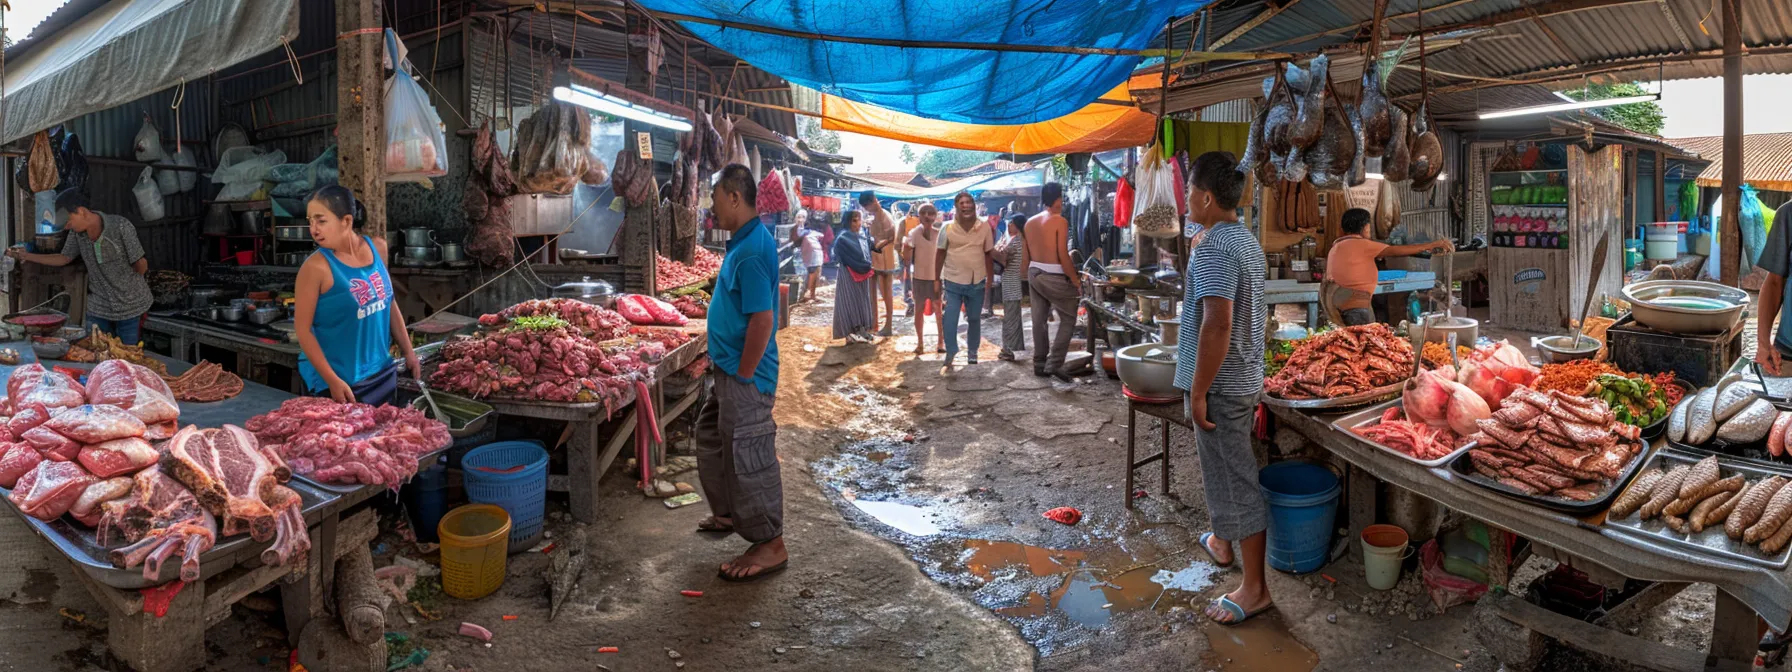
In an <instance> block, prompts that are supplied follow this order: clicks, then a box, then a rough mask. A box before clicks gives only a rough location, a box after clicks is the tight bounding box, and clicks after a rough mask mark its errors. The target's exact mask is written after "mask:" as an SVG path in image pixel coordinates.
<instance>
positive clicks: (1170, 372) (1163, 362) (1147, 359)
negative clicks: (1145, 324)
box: [1114, 343, 1182, 398]
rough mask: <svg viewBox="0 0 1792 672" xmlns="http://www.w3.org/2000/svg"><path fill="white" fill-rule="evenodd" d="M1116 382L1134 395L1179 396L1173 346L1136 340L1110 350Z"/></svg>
mask: <svg viewBox="0 0 1792 672" xmlns="http://www.w3.org/2000/svg"><path fill="white" fill-rule="evenodd" d="M1114 362H1115V368H1116V369H1118V370H1119V372H1120V382H1122V383H1125V384H1126V388H1127V389H1129V390H1132V392H1133V393H1134V394H1138V395H1141V396H1146V397H1162V398H1168V397H1180V396H1182V390H1179V389H1176V347H1175V346H1169V345H1163V344H1159V343H1140V344H1138V345H1133V346H1127V347H1124V348H1121V349H1120V350H1119V351H1118V352H1115V353H1114Z"/></svg>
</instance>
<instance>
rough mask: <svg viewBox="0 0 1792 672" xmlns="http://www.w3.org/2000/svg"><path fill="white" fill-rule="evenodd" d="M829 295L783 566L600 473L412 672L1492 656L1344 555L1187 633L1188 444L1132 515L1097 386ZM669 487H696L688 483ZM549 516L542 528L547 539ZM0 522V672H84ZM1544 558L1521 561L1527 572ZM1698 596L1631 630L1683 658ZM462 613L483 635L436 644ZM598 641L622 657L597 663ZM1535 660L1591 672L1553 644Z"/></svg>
mask: <svg viewBox="0 0 1792 672" xmlns="http://www.w3.org/2000/svg"><path fill="white" fill-rule="evenodd" d="M829 293H830V292H829V290H828V289H824V290H823V291H822V301H821V302H819V303H811V304H804V305H801V306H798V307H797V308H796V317H795V319H794V324H793V326H792V327H791V328H789V329H786V330H783V331H781V332H780V333H779V350H780V361H781V376H780V389H779V394H778V400H777V407H776V417H777V420H778V423H779V430H780V431H779V435H778V444H779V453H780V457H781V462H782V467H783V475H784V494H785V525H786V540H787V542H788V544H789V549H790V555H791V564H790V568H789V570H788V571H785V572H784V573H782V574H780V575H777V576H775V577H772V578H768V579H765V580H762V581H759V582H757V583H751V584H744V585H736V584H729V583H724V582H722V581H719V580H717V579H716V578H715V570H716V566H717V565H718V564H719V563H721V562H723V561H725V560H727V559H729V558H730V557H732V556H733V555H734V554H736V553H738V552H739V551H740V550H742V549H743V548H744V547H745V543H744V542H742V541H740V540H739V539H738V538H717V537H714V536H710V535H705V534H698V533H695V532H694V531H693V528H694V526H695V524H696V523H697V521H698V520H699V519H700V518H702V517H703V516H704V515H706V514H707V509H706V507H704V506H702V505H698V506H692V507H686V508H682V509H677V510H668V509H667V508H666V507H665V506H663V505H662V502H661V501H659V500H650V499H645V498H643V497H641V496H640V495H639V494H637V493H636V492H635V491H634V490H633V488H632V486H633V484H634V479H633V478H632V477H631V476H630V475H629V474H628V472H627V471H626V470H625V469H624V468H622V467H621V466H618V468H617V469H616V470H615V471H613V472H612V473H611V474H610V475H609V476H608V477H607V478H606V479H605V480H604V481H603V486H604V487H603V494H602V499H603V503H604V505H605V507H606V511H607V515H606V517H605V519H604V520H603V521H602V522H600V523H599V524H597V525H595V526H593V527H591V528H590V531H591V532H592V534H591V542H590V549H589V550H590V551H591V553H592V556H591V557H592V558H593V562H594V564H593V566H591V567H590V568H589V569H587V570H586V573H585V575H584V578H583V581H582V583H581V586H580V588H579V589H578V591H577V592H576V593H575V594H574V595H573V596H572V597H571V598H570V599H569V601H568V603H567V604H566V605H565V607H564V608H563V610H562V612H561V613H560V614H559V616H558V618H556V619H555V620H552V621H550V620H549V619H548V589H547V585H546V581H545V579H544V578H543V573H544V571H545V568H546V560H545V558H544V557H543V556H542V555H540V554H533V553H525V554H519V555H514V556H511V558H510V564H509V567H508V576H507V579H506V582H505V584H504V585H503V587H502V588H500V589H499V591H498V592H497V593H495V594H493V595H491V596H488V597H486V598H484V599H481V600H476V601H460V600H455V599H451V598H446V597H444V596H441V595H439V594H429V592H428V591H427V590H424V591H414V592H413V593H412V597H413V598H415V599H416V600H417V602H418V605H419V607H421V608H417V607H410V608H407V607H401V606H394V607H392V608H391V609H389V610H388V630H391V631H394V632H404V633H406V634H407V635H408V636H410V637H411V638H413V639H414V641H416V642H417V643H418V644H420V645H421V646H423V647H425V648H427V649H428V650H429V651H430V654H429V657H428V659H427V661H426V662H425V663H424V664H423V665H422V666H421V668H420V669H425V670H518V669H539V670H562V669H566V670H572V669H582V670H589V669H603V670H612V671H615V672H621V671H623V670H661V669H664V670H673V669H689V670H742V669H796V670H836V669H845V668H851V669H858V670H1029V669H1040V670H1095V669H1115V668H1130V669H1150V670H1171V669H1186V670H1277V671H1280V670H1296V671H1299V670H1310V669H1323V670H1363V671H1368V670H1376V671H1380V670H1386V669H1410V670H1445V671H1448V670H1454V669H1468V670H1475V671H1485V672H1491V671H1492V670H1496V669H1498V665H1497V664H1496V663H1494V662H1493V661H1492V659H1491V658H1490V657H1488V656H1487V655H1486V654H1485V653H1483V652H1481V651H1480V650H1479V647H1478V645H1477V644H1476V643H1475V641H1474V638H1473V636H1472V634H1471V633H1469V632H1468V626H1469V624H1470V619H1469V618H1468V611H1469V607H1467V606H1458V607H1455V608H1452V609H1450V610H1448V611H1447V612H1446V613H1444V614H1442V615H1432V614H1430V613H1429V611H1430V610H1429V609H1427V608H1426V607H1427V601H1426V600H1425V598H1424V596H1423V591H1422V589H1419V588H1418V587H1417V586H1416V581H1415V579H1414V578H1413V576H1414V574H1413V573H1412V572H1408V574H1407V579H1406V582H1405V583H1404V584H1403V586H1402V588H1401V589H1399V590H1397V591H1395V592H1392V593H1382V592H1377V591H1373V590H1371V589H1369V588H1368V587H1367V585H1366V584H1365V583H1364V581H1363V579H1362V569H1361V567H1360V566H1359V565H1357V564H1355V563H1354V562H1353V561H1351V560H1348V559H1346V560H1341V561H1338V562H1334V563H1332V564H1330V565H1328V566H1326V567H1325V568H1323V569H1322V570H1321V571H1320V572H1318V573H1315V574H1311V575H1306V576H1292V575H1287V574H1282V573H1279V572H1271V574H1270V582H1271V583H1270V585H1271V590H1272V592H1273V594H1274V596H1275V599H1276V603H1277V609H1275V610H1273V611H1271V612H1269V613H1268V614H1266V615H1265V616H1263V617H1260V618H1258V619H1256V620H1253V621H1252V622H1250V623H1248V624H1246V625H1244V626H1240V627H1235V628H1225V627H1220V626H1216V625H1212V624H1209V623H1207V622H1206V619H1204V618H1203V617H1201V615H1200V606H1201V605H1205V604H1206V602H1207V601H1208V600H1210V599H1212V598H1213V597H1215V596H1217V595H1219V594H1222V593H1224V592H1226V591H1227V590H1230V589H1231V586H1232V585H1234V584H1236V582H1237V581H1238V574H1237V573H1236V572H1234V571H1227V570H1221V569H1219V568H1216V567H1214V566H1212V565H1211V564H1210V562H1209V561H1208V559H1207V557H1206V555H1205V554H1204V553H1203V552H1202V551H1201V550H1200V549H1199V547H1198V545H1197V544H1196V543H1195V536H1196V535H1197V534H1198V533H1199V532H1201V531H1203V530H1204V529H1205V527H1206V506H1205V504H1204V502H1203V499H1202V489H1201V483H1200V473H1201V472H1200V464H1199V462H1200V461H1199V459H1198V457H1197V456H1196V455H1195V452H1194V448H1193V446H1192V437H1190V436H1189V435H1187V434H1186V433H1184V432H1182V431H1181V430H1180V429H1178V430H1177V431H1173V432H1172V433H1171V441H1170V444H1171V445H1170V453H1171V456H1172V467H1173V468H1172V473H1171V483H1170V488H1169V491H1170V494H1169V495H1163V494H1159V483H1158V480H1157V476H1156V474H1157V467H1156V465H1152V466H1149V467H1146V468H1142V469H1140V470H1139V472H1138V473H1139V477H1140V483H1139V487H1140V488H1142V489H1143V490H1144V491H1146V492H1148V493H1149V494H1144V495H1142V496H1139V497H1138V498H1137V499H1136V500H1135V504H1136V507H1137V508H1135V509H1131V510H1129V509H1127V508H1125V506H1124V503H1125V501H1126V499H1127V498H1128V497H1129V493H1126V492H1125V490H1124V488H1123V486H1122V480H1121V479H1122V474H1123V472H1124V469H1125V467H1124V464H1125V451H1124V448H1123V446H1124V442H1125V440H1126V433H1127V430H1128V428H1127V427H1126V422H1127V418H1126V406H1125V402H1124V400H1123V399H1122V398H1121V397H1120V394H1119V386H1118V383H1117V382H1112V381H1107V380H1104V379H1102V378H1099V377H1096V378H1089V379H1084V382H1083V384H1080V385H1076V386H1073V387H1070V388H1067V389H1062V390H1060V389H1056V388H1054V387H1053V386H1051V385H1049V384H1048V383H1047V382H1045V381H1044V380H1043V379H1039V378H1035V377H1033V376H1032V375H1031V373H1032V372H1031V370H1030V367H1029V366H1027V365H1025V364H1017V363H1009V362H1000V361H997V360H996V357H995V355H996V350H997V348H996V346H994V345H993V343H995V342H999V339H1000V320H987V321H985V322H984V330H983V336H984V339H985V341H986V342H985V343H984V344H983V346H982V348H981V359H982V360H983V363H980V364H978V365H977V366H975V367H970V368H966V369H961V370H960V371H959V372H957V373H956V374H954V375H952V376H950V377H942V376H941V375H940V372H939V364H940V361H939V357H940V356H939V355H936V354H927V355H921V356H916V355H914V354H912V351H913V350H914V347H915V341H914V338H913V336H912V333H913V331H912V327H911V326H909V324H908V323H907V321H905V320H903V319H902V318H901V317H900V313H898V323H899V324H901V325H902V326H901V328H900V329H899V335H898V336H896V337H894V338H892V339H890V340H888V341H886V342H884V343H880V344H875V345H843V344H841V343H838V342H835V341H832V340H831V339H829V338H828V336H829V334H828V329H827V324H828V319H829V314H830V311H831V301H829V300H828V294H829ZM929 331H932V329H931V328H930V329H929ZM1028 340H1029V342H1030V341H1031V340H1032V339H1031V336H1030V335H1029V337H1028ZM1519 340H1520V339H1516V338H1515V339H1514V342H1518V341H1519ZM930 343H931V339H930ZM1140 422H1141V424H1144V425H1145V426H1144V427H1141V428H1140V430H1141V431H1140V432H1139V435H1138V441H1139V451H1140V453H1141V454H1149V453H1152V452H1155V451H1156V450H1157V449H1158V439H1157V431H1156V425H1155V424H1154V421H1150V420H1144V419H1141V420H1140ZM676 478H677V479H678V480H683V481H688V482H690V483H692V484H696V482H697V480H696V474H695V473H694V472H689V473H685V474H682V475H679V476H677V477H676ZM1060 506H1070V507H1075V508H1077V509H1080V510H1081V512H1082V514H1083V518H1082V520H1081V522H1079V523H1078V524H1076V525H1074V526H1066V525H1062V524H1060V523H1057V522H1053V521H1051V520H1048V519H1046V518H1045V517H1043V516H1042V514H1043V513H1044V512H1045V511H1047V510H1049V509H1051V508H1054V507H1060ZM549 510H550V511H551V512H556V513H557V512H559V511H562V510H564V509H563V500H556V499H555V498H550V501H549ZM384 516H385V517H386V518H387V519H389V520H390V519H395V518H396V517H397V511H396V509H393V510H389V511H386V512H384ZM568 526H569V523H567V522H565V521H563V520H561V519H560V516H558V515H550V522H549V530H550V531H551V532H552V533H554V534H555V535H557V536H561V537H562V538H563V535H564V534H565V533H566V531H567V528H568ZM18 528H23V525H22V524H20V523H18V522H17V521H16V520H13V518H12V517H11V516H0V555H4V556H5V557H4V558H0V559H4V560H5V561H6V563H5V569H4V570H0V596H6V595H9V594H10V595H11V598H10V599H0V632H3V633H5V634H4V636H3V639H4V640H5V641H7V642H9V644H8V645H7V646H3V647H0V670H15V669H16V670H33V671H35V670H90V669H106V668H107V660H106V657H105V646H104V631H103V627H104V623H103V620H104V619H103V616H101V612H100V611H99V609H98V608H97V605H94V604H93V603H92V602H91V600H89V599H88V598H87V596H86V595H85V593H84V592H83V591H82V590H81V589H80V587H79V586H78V584H76V583H75V581H74V580H73V579H72V577H69V576H68V575H67V571H68V569H67V567H66V565H64V564H61V563H59V562H58V561H56V560H54V559H53V558H48V557H46V556H45V555H44V553H43V549H44V548H45V546H44V545H43V544H42V543H41V542H39V541H37V540H35V539H34V538H32V537H31V535H30V532H29V531H28V530H27V531H24V532H23V534H20V533H19V529H18ZM15 542H16V543H15ZM376 552H377V553H379V554H380V557H379V558H378V559H376V564H379V565H384V564H388V563H390V562H392V561H393V557H394V556H395V555H406V556H416V555H417V553H416V552H415V550H414V548H413V547H412V546H411V545H410V544H408V543H406V542H403V541H401V540H399V539H398V538H397V536H396V535H393V534H387V535H386V536H384V537H382V539H381V541H380V542H378V544H376ZM423 557H424V558H425V559H429V557H430V556H423ZM1548 568H1549V566H1548V565H1546V564H1541V561H1533V563H1532V565H1528V566H1527V567H1526V568H1525V570H1524V572H1525V574H1524V575H1525V576H1534V575H1536V574H1540V573H1542V572H1543V571H1546V570H1547V569H1548ZM1705 588H1706V589H1705V590H1703V591H1700V590H1698V589H1697V588H1695V589H1693V590H1689V591H1687V592H1686V593H1683V594H1682V595H1681V596H1680V597H1678V598H1676V599H1675V600H1674V601H1673V602H1671V603H1669V605H1668V606H1667V607H1666V608H1663V609H1658V610H1657V611H1656V612H1655V613H1654V614H1653V615H1652V616H1651V617H1650V618H1649V619H1647V621H1646V622H1643V623H1640V624H1637V625H1636V626H1635V627H1636V628H1637V630H1638V632H1640V633H1641V634H1642V635H1643V636H1646V637H1651V638H1654V639H1658V640H1663V641H1670V642H1673V643H1676V644H1678V645H1682V646H1688V647H1691V648H1700V647H1702V646H1703V645H1704V641H1705V639H1704V638H1706V637H1708V635H1706V634H1704V633H1708V629H1709V619H1710V600H1711V596H1710V591H1709V587H1705ZM681 590H700V591H703V596H702V597H685V596H682V595H680V592H679V591H681ZM60 609H67V610H69V611H68V613H69V614H70V615H85V616H86V617H87V619H86V620H85V622H77V620H75V619H73V618H70V617H69V616H67V615H62V614H61V613H60V612H59V610H60ZM1409 609H1410V610H1411V613H1410V615H1409V613H1408V610H1409ZM512 616H514V617H515V618H514V620H506V619H508V618H510V617H512ZM432 617H433V618H432ZM463 621H465V622H473V623H478V624H481V625H484V626H486V627H488V628H490V629H491V630H492V631H493V632H494V633H495V635H496V636H495V638H494V640H493V641H492V642H491V644H490V645H489V646H488V645H485V644H481V643H477V642H474V641H473V640H470V639H467V638H464V637H460V636H457V635H456V634H455V631H456V629H457V628H458V626H459V624H460V623H461V622H463ZM209 634H210V639H209V640H208V648H209V650H210V656H209V659H208V660H207V661H204V662H205V667H206V668H208V669H219V670H280V669H284V667H283V665H284V661H285V659H286V654H287V651H288V649H287V647H286V645H285V636H284V631H283V629H282V626H281V623H280V617H279V616H278V603H277V597H274V598H270V597H269V596H266V595H257V596H251V597H250V598H249V599H247V600H245V601H244V603H243V604H241V605H239V606H238V607H237V608H236V610H235V614H234V616H233V617H232V618H231V619H230V620H229V621H228V622H226V623H224V624H221V625H219V626H217V627H215V628H213V629H212V630H211V631H210V633H209ZM22 642H30V643H31V644H30V645H29V646H20V645H17V644H18V643H22ZM605 646H614V647H618V648H619V649H620V650H619V652H617V653H599V652H598V649H599V647H605ZM1553 660H1555V661H1556V663H1557V664H1556V666H1555V667H1554V669H1599V668H1598V666H1597V665H1595V664H1593V663H1591V662H1589V661H1585V660H1579V659H1577V658H1576V657H1575V656H1573V655H1572V654H1568V653H1564V654H1559V655H1558V657H1557V658H1555V659H1553ZM1459 664H1460V665H1461V667H1460V668H1459V667H1458V665H1459Z"/></svg>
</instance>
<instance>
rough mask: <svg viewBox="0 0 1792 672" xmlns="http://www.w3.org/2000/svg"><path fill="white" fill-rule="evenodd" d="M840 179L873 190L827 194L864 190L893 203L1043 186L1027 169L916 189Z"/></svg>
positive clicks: (1037, 174)
mask: <svg viewBox="0 0 1792 672" xmlns="http://www.w3.org/2000/svg"><path fill="white" fill-rule="evenodd" d="M842 177H847V178H851V179H853V180H856V181H858V182H861V183H864V184H869V185H871V186H872V187H874V188H873V189H865V190H851V191H848V190H843V189H836V190H829V191H830V193H841V194H845V195H848V196H854V197H856V196H857V195H858V194H860V193H863V192H864V191H870V192H872V193H874V194H877V196H878V198H890V199H896V200H910V199H918V198H927V199H933V198H947V197H950V196H953V195H956V194H957V193H958V192H961V191H968V192H970V193H971V194H972V195H977V194H981V193H983V192H986V191H1016V190H1023V189H1029V188H1038V187H1041V186H1043V185H1044V184H1045V171H1042V170H1040V169H1038V168H1033V167H1031V166H1028V167H1026V168H1022V169H1020V170H1011V171H1008V172H1005V173H995V174H992V175H975V176H972V177H966V178H962V179H957V180H953V181H951V182H946V183H944V184H936V185H933V186H929V187H917V186H914V185H909V184H891V183H888V182H884V181H882V180H876V179H865V178H862V177H858V176H853V175H843V176H842Z"/></svg>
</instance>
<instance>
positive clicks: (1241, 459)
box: [1175, 152, 1274, 625]
mask: <svg viewBox="0 0 1792 672" xmlns="http://www.w3.org/2000/svg"><path fill="white" fill-rule="evenodd" d="M1237 168H1238V166H1237V164H1236V163H1235V162H1234V161H1233V159H1232V155H1231V154H1228V153H1225V152H1208V153H1206V154H1202V155H1201V156H1199V157H1196V158H1195V161H1194V165H1193V173H1194V174H1193V176H1192V179H1191V180H1190V185H1189V192H1188V214H1189V218H1190V219H1193V220H1194V221H1196V222H1199V223H1201V224H1203V225H1206V226H1207V227H1208V231H1207V237H1206V238H1205V239H1203V240H1202V241H1201V244H1200V245H1198V246H1196V247H1195V248H1194V249H1193V250H1192V251H1191V252H1190V259H1189V264H1188V271H1187V278H1186V280H1185V284H1184V289H1183V299H1182V319H1181V323H1180V324H1179V325H1178V328H1179V331H1178V332H1177V333H1178V336H1177V343H1178V345H1177V348H1176V379H1175V384H1176V387H1177V388H1179V389H1182V390H1183V391H1185V392H1187V395H1186V396H1185V397H1184V398H1185V400H1186V404H1187V406H1186V409H1187V411H1188V417H1189V420H1191V421H1192V423H1193V424H1194V426H1195V451H1196V454H1198V455H1199V456H1200V458H1201V485H1202V489H1203V490H1205V494H1206V499H1207V511H1208V517H1209V518H1210V522H1211V523H1212V525H1213V531H1211V532H1206V533H1203V534H1201V535H1200V538H1199V540H1200V543H1201V548H1202V550H1205V551H1206V552H1207V554H1208V555H1209V556H1211V557H1212V558H1213V562H1214V564H1216V565H1219V566H1221V567H1231V566H1232V565H1233V564H1235V563H1236V564H1238V565H1240V566H1241V568H1242V569H1243V570H1244V582H1243V583H1242V584H1240V585H1239V587H1238V588H1237V589H1236V590H1233V591H1232V592H1229V593H1226V594H1225V595H1223V596H1220V597H1219V598H1216V599H1214V600H1213V602H1212V603H1210V604H1209V605H1208V606H1207V609H1206V614H1207V617H1208V618H1210V619H1212V620H1213V621H1214V622H1215V623H1220V624H1222V625H1232V624H1236V623H1241V622H1244V621H1245V620H1247V619H1249V618H1251V617H1252V616H1255V615H1257V614H1259V613H1262V612H1263V611H1264V610H1266V609H1269V608H1270V607H1271V606H1273V604H1274V603H1273V602H1272V601H1271V600H1270V595H1269V583H1268V582H1267V581H1266V580H1265V577H1264V572H1265V558H1266V555H1265V545H1266V541H1267V540H1266V538H1265V537H1266V534H1265V531H1266V530H1268V529H1269V504H1268V502H1266V501H1265V500H1264V497H1263V490H1262V489H1261V488H1260V487H1258V485H1257V470H1258V465H1257V456H1256V453H1255V452H1254V451H1252V450H1251V427H1252V424H1253V419H1254V417H1255V413H1256V409H1257V398H1258V396H1259V395H1260V394H1261V393H1262V392H1263V336H1264V329H1265V326H1266V325H1267V323H1268V321H1269V314H1268V312H1267V310H1266V308H1265V306H1264V304H1263V276H1264V275H1265V273H1266V268H1265V263H1264V259H1263V248H1262V247H1261V246H1260V245H1259V244H1258V242H1257V238H1256V236H1254V235H1252V233H1251V231H1250V229H1248V228H1246V227H1245V225H1244V224H1243V223H1241V222H1239V221H1238V213H1237V210H1238V200H1239V198H1240V197H1241V196H1242V195H1243V193H1244V175H1243V174H1241V173H1239V172H1238V170H1237ZM1234 543H1237V544H1238V548H1239V551H1240V553H1238V554H1236V555H1235V554H1234V553H1233V550H1232V545H1233V544H1234ZM1240 556H1242V557H1240Z"/></svg>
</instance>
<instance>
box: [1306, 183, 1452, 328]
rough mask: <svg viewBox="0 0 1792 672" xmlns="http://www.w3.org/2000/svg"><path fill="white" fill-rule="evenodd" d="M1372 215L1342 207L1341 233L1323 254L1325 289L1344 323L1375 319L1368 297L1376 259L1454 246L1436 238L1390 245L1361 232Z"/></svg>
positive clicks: (1371, 294)
mask: <svg viewBox="0 0 1792 672" xmlns="http://www.w3.org/2000/svg"><path fill="white" fill-rule="evenodd" d="M1371 219H1373V217H1372V216H1371V215H1370V214H1369V211H1368V210H1364V209H1362V208H1351V209H1349V210H1346V211H1344V217H1343V220H1342V221H1341V222H1339V228H1340V229H1342V230H1343V232H1344V235H1343V236H1340V237H1339V238H1338V239H1337V240H1336V241H1333V242H1332V250H1331V253H1330V254H1328V255H1326V258H1325V272H1326V279H1327V280H1328V281H1329V283H1328V285H1331V286H1328V288H1327V291H1330V292H1331V293H1332V294H1331V297H1330V299H1331V304H1332V305H1334V306H1337V308H1338V312H1339V314H1340V315H1341V316H1342V317H1343V320H1344V326H1347V327H1353V326H1356V325H1359V324H1369V323H1371V322H1374V321H1375V311H1374V309H1373V308H1371V307H1370V299H1371V298H1373V297H1374V296H1375V285H1376V283H1377V279H1378V278H1379V275H1380V272H1381V268H1380V267H1379V266H1377V265H1376V263H1375V262H1376V260H1377V259H1390V258H1394V257H1410V256H1412V255H1415V254H1422V253H1425V252H1445V251H1450V250H1454V249H1456V246H1455V244H1454V243H1451V242H1450V241H1448V240H1437V241H1432V242H1429V243H1413V244H1411V245H1389V244H1387V243H1383V242H1380V241H1377V240H1373V239H1371V238H1368V237H1367V236H1364V235H1363V232H1364V231H1365V230H1367V229H1368V227H1369V221H1370V220H1371Z"/></svg>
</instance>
